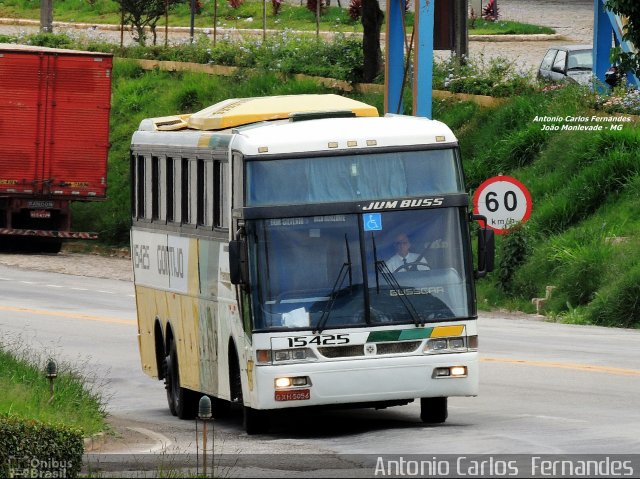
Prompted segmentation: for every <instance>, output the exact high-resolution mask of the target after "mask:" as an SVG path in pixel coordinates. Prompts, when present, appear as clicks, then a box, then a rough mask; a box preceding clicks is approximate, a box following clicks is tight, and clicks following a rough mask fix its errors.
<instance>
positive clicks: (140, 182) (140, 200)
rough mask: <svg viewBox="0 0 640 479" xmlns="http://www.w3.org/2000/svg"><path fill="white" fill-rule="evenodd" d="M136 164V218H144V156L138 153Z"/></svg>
mask: <svg viewBox="0 0 640 479" xmlns="http://www.w3.org/2000/svg"><path fill="white" fill-rule="evenodd" d="M136 162H137V165H136V183H137V185H136V186H137V194H136V208H137V211H136V218H138V219H141V218H144V190H145V188H144V187H145V178H144V156H142V155H138V157H137V160H136Z"/></svg>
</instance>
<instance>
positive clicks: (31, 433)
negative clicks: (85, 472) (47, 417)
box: [0, 415, 84, 477]
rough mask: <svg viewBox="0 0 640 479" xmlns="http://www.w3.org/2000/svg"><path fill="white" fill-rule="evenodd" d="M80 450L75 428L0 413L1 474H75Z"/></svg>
mask: <svg viewBox="0 0 640 479" xmlns="http://www.w3.org/2000/svg"><path fill="white" fill-rule="evenodd" d="M83 453H84V441H83V437H82V432H81V431H80V430H78V429H73V428H69V427H66V426H61V425H51V424H45V423H42V422H38V421H33V420H25V419H20V418H17V417H14V416H10V415H0V476H2V477H77V475H78V473H79V472H80V468H81V466H82V454H83Z"/></svg>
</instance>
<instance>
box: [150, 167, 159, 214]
mask: <svg viewBox="0 0 640 479" xmlns="http://www.w3.org/2000/svg"><path fill="white" fill-rule="evenodd" d="M159 189H160V159H159V158H158V157H157V156H152V157H151V219H152V220H157V219H159V218H160V191H159Z"/></svg>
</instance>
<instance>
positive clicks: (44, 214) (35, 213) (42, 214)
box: [29, 210, 51, 218]
mask: <svg viewBox="0 0 640 479" xmlns="http://www.w3.org/2000/svg"><path fill="white" fill-rule="evenodd" d="M29 214H30V216H31V217H32V218H51V211H47V210H31V211H30V212H29Z"/></svg>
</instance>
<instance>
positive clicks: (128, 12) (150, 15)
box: [116, 0, 180, 45]
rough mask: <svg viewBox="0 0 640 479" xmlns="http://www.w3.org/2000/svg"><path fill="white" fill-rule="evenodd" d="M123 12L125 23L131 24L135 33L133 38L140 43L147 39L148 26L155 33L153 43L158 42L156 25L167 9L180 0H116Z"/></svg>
mask: <svg viewBox="0 0 640 479" xmlns="http://www.w3.org/2000/svg"><path fill="white" fill-rule="evenodd" d="M116 2H117V3H118V4H119V5H120V9H121V11H122V13H123V23H124V24H125V25H131V27H132V29H133V31H134V33H133V39H134V40H135V41H136V42H138V43H139V44H140V45H144V44H145V43H146V40H147V33H146V31H145V28H146V27H149V29H150V30H151V32H152V34H153V44H154V45H155V44H156V40H157V33H156V25H157V24H158V20H160V17H162V16H163V15H164V14H165V9H167V8H169V9H170V8H171V7H173V6H174V5H175V4H177V3H180V0H116Z"/></svg>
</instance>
